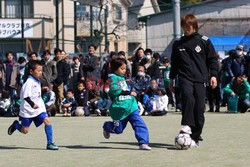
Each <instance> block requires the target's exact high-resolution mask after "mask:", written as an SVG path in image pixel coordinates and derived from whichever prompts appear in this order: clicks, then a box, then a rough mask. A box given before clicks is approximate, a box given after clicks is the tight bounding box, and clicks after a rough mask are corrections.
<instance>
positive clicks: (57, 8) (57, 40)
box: [55, 0, 59, 48]
mask: <svg viewBox="0 0 250 167" xmlns="http://www.w3.org/2000/svg"><path fill="white" fill-rule="evenodd" d="M55 3H56V4H55V5H56V48H59V6H58V5H59V0H56V1H55Z"/></svg>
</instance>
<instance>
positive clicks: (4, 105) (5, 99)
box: [0, 90, 10, 116]
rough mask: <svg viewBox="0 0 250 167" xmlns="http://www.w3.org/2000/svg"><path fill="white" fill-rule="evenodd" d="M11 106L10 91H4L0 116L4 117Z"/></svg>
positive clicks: (0, 105)
mask: <svg viewBox="0 0 250 167" xmlns="http://www.w3.org/2000/svg"><path fill="white" fill-rule="evenodd" d="M9 106H10V95H9V92H8V91H5V90H3V91H2V96H1V98H0V116H4V115H5V113H6V112H7V110H8V108H9Z"/></svg>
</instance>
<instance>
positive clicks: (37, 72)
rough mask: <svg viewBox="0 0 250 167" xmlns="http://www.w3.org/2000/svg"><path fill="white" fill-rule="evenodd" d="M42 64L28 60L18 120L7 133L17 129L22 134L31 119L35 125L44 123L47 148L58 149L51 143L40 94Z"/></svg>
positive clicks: (51, 134) (50, 127)
mask: <svg viewBox="0 0 250 167" xmlns="http://www.w3.org/2000/svg"><path fill="white" fill-rule="evenodd" d="M42 70H43V68H42V64H41V62H40V61H38V60H33V61H30V63H29V65H28V72H29V76H28V79H27V80H26V82H25V83H24V85H23V86H22V90H21V95H20V98H21V106H20V112H19V120H20V122H21V124H20V123H19V121H17V120H15V121H14V122H13V123H12V125H11V126H10V127H9V129H8V134H9V135H12V134H13V132H15V130H16V129H17V130H18V131H19V132H21V133H23V134H27V133H28V131H29V126H30V124H31V123H32V121H33V122H34V123H35V125H36V127H38V126H40V125H41V124H42V123H44V124H45V133H46V136H47V149H48V150H58V146H56V145H54V144H53V133H52V125H51V123H50V120H49V118H48V115H47V113H46V108H45V105H44V102H43V99H42V95H41V85H40V81H39V78H40V77H41V76H42Z"/></svg>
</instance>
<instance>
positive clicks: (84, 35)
mask: <svg viewBox="0 0 250 167" xmlns="http://www.w3.org/2000/svg"><path fill="white" fill-rule="evenodd" d="M100 2H101V1H100V0H92V1H90V0H78V3H77V33H76V35H77V39H76V41H77V46H78V47H77V48H78V51H79V52H82V53H85V52H87V46H88V45H89V44H95V45H97V46H98V50H97V52H99V53H100V54H101V53H103V52H105V49H106V50H108V51H116V52H118V51H120V50H123V51H125V52H127V50H128V47H127V40H128V38H127V29H128V26H127V22H128V7H129V6H130V5H131V1H130V0H112V1H111V0H103V1H102V4H103V5H100Z"/></svg>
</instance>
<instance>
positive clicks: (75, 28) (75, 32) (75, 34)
mask: <svg viewBox="0 0 250 167" xmlns="http://www.w3.org/2000/svg"><path fill="white" fill-rule="evenodd" d="M76 19H77V17H76V1H74V22H75V23H74V46H75V47H74V52H75V53H76V50H77V49H76V43H77V42H76V36H77V20H76Z"/></svg>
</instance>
